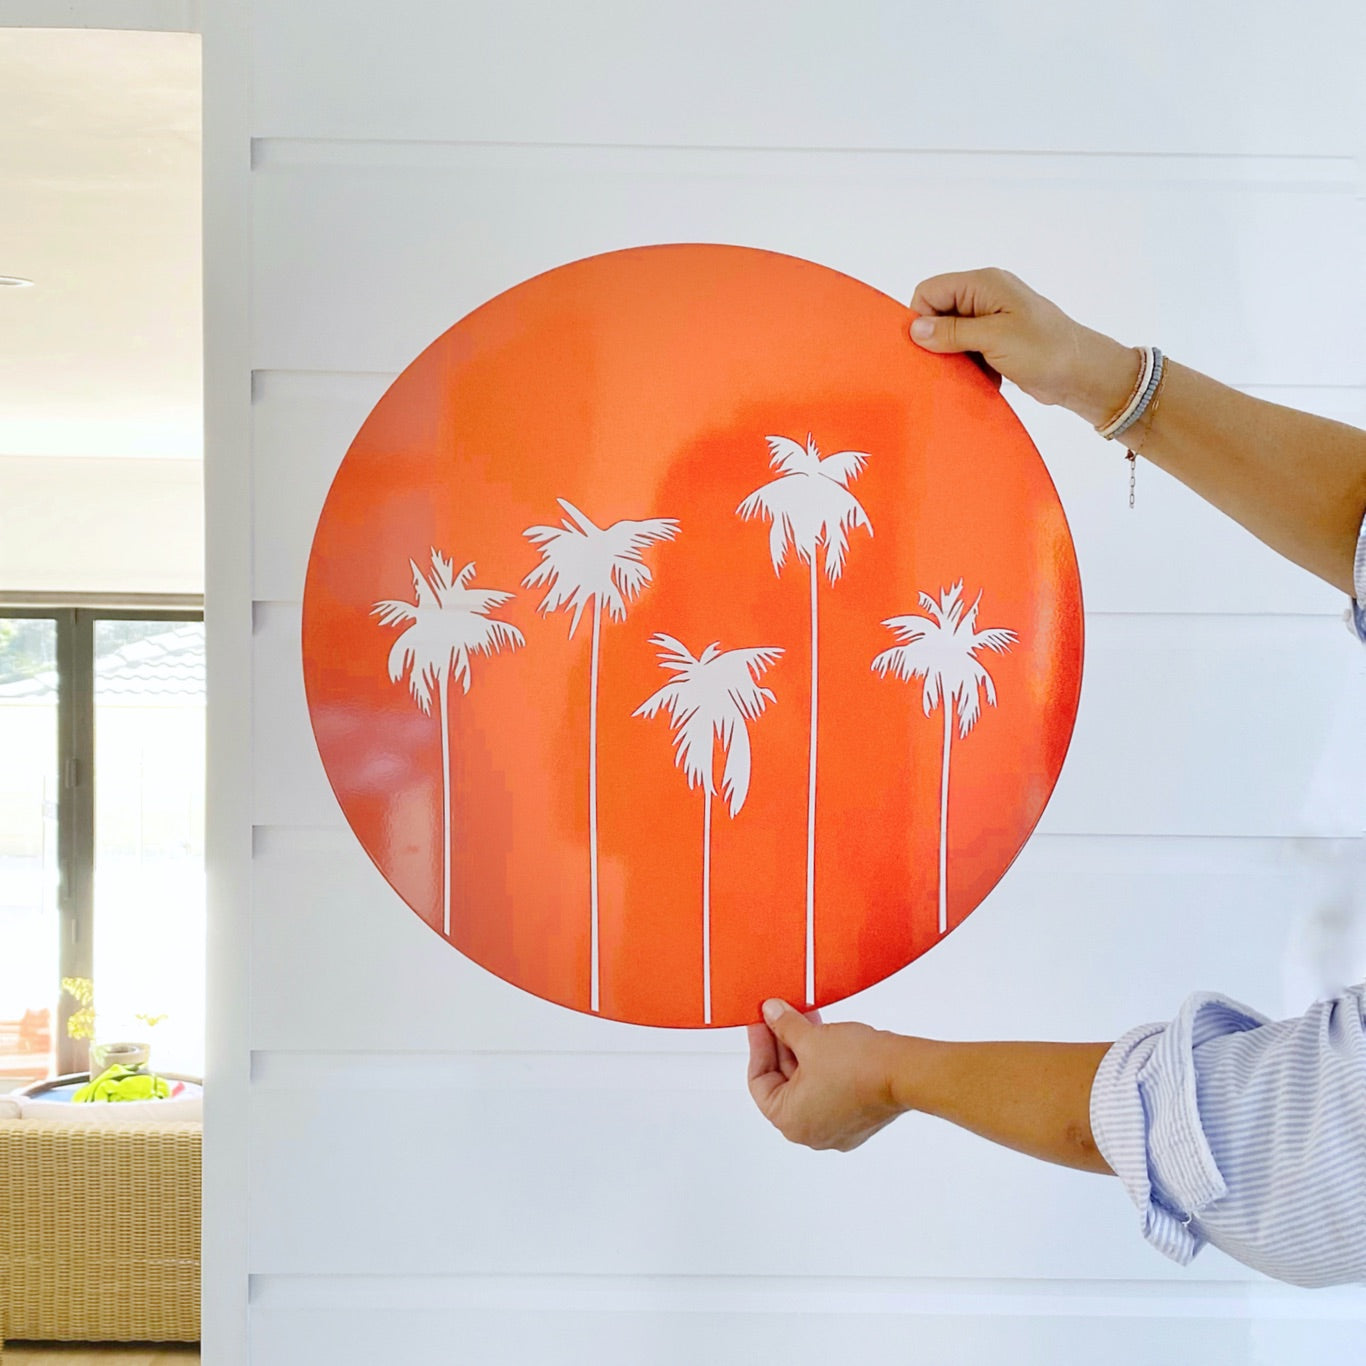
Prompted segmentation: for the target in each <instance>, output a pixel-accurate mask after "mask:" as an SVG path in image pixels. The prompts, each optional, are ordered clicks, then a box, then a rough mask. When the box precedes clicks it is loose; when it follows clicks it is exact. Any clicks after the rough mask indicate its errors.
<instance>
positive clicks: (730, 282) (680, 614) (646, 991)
mask: <svg viewBox="0 0 1366 1366" xmlns="http://www.w3.org/2000/svg"><path fill="white" fill-rule="evenodd" d="M908 322H909V316H908V314H907V312H906V309H905V308H904V306H903V305H901V304H899V303H897V302H896V301H894V300H892V299H889V298H887V297H886V296H884V295H882V294H880V293H878V292H877V291H875V290H873V289H870V288H869V287H867V286H865V285H862V284H860V283H858V282H857V281H854V280H851V279H849V278H848V277H846V276H842V275H840V274H838V273H836V272H834V271H830V270H827V269H825V268H822V267H819V266H816V265H813V264H810V263H808V262H804V261H799V260H796V259H793V258H791V257H783V256H777V255H773V254H770V253H765V252H758V251H753V250H749V249H743V248H735V247H714V246H669V247H649V248H641V249H637V250H632V251H625V252H617V253H613V254H610V255H606V256H600V257H594V258H591V259H589V260H586V261H580V262H576V263H574V264H572V265H568V266H565V267H562V268H560V269H558V270H555V271H551V272H549V273H548V274H546V275H542V276H539V277H537V278H535V279H533V280H531V281H528V282H527V283H525V284H523V285H520V286H518V287H517V288H515V289H512V290H510V291H508V292H507V293H506V294H503V295H500V296H499V297H498V298H496V299H494V300H493V301H492V302H490V303H489V304H487V305H485V306H484V307H483V308H480V309H479V310H477V311H476V312H474V313H473V314H471V315H470V316H469V317H467V318H465V319H464V320H462V321H461V322H460V323H458V324H456V326H454V327H453V328H451V330H450V331H449V332H447V333H445V334H444V335H443V336H442V337H441V338H439V339H438V340H437V341H436V342H435V343H433V345H432V346H430V347H429V348H428V349H427V350H426V351H424V352H423V353H422V355H421V356H419V357H418V358H417V360H415V361H414V362H413V364H412V365H411V366H409V367H408V369H407V370H405V371H404V373H403V374H402V375H401V376H400V377H399V379H398V380H397V381H396V382H395V383H394V384H393V386H392V387H391V388H390V389H389V391H388V392H387V393H386V394H385V396H384V397H383V398H382V399H381V400H380V402H379V403H378V404H377V405H376V407H375V409H374V411H373V412H372V413H371V415H370V417H369V418H368V419H367V421H366V423H365V425H364V426H363V427H362V429H361V431H360V432H359V434H358V435H357V437H356V439H355V441H354V442H353V443H352V446H351V448H350V450H349V451H348V452H347V454H346V458H345V460H344V461H343V462H342V465H341V468H340V470H339V472H338V474H337V477H336V480H335V481H334V483H333V485H332V489H331V491H330V493H329V494H328V498H327V501H326V504H325V506H324V508H323V512H322V516H321V518H320V521H319V525H318V529H317V534H316V537H315V540H314V544H313V549H312V554H311V557H310V560H309V569H308V580H307V585H306V590H305V597H304V632H303V636H304V675H305V683H306V687H307V694H308V705H309V710H310V714H311V717H312V723H313V728H314V733H315V736H316V738H317V742H318V746H319V750H320V752H321V755H322V759H323V763H324V765H325V767H326V770H327V774H328V777H329V779H330V781H331V783H332V786H333V789H334V791H335V792H336V795H337V798H338V800H339V801H340V803H341V806H342V809H343V810H344V812H345V814H346V818H347V820H348V822H349V823H350V826H351V828H352V830H353V831H354V832H355V834H356V837H357V838H358V839H359V840H360V841H361V843H362V844H363V846H364V847H365V849H366V851H367V852H368V853H369V855H370V857H371V858H372V859H373V860H374V862H375V863H376V865H377V866H378V867H379V869H380V870H381V872H382V873H383V874H384V876H385V877H386V878H387V879H388V881H389V883H390V884H391V885H392V886H393V888H394V889H395V890H396V891H397V892H398V894H399V895H400V896H401V897H402V898H403V899H404V901H405V902H406V903H407V904H408V905H409V906H410V907H411V908H412V909H413V911H414V912H415V913H416V914H417V915H419V916H420V917H421V918H422V919H423V920H424V921H425V922H426V923H427V924H428V925H429V926H430V927H431V928H432V930H433V931H434V935H435V936H436V937H437V938H445V939H447V940H448V941H449V943H450V944H452V945H453V946H454V947H455V948H456V949H458V950H459V951H460V952H462V953H464V954H466V955H467V956H468V957H470V958H471V959H473V960H474V961H475V962H477V963H479V964H481V965H483V966H484V967H485V968H487V969H488V970H489V971H491V972H494V973H496V974H497V975H499V976H500V977H502V978H504V979H506V980H507V981H509V982H511V983H513V984H515V985H516V986H518V987H521V988H523V989H524V990H527V991H530V992H533V993H535V994H536V995H538V996H541V997H544V998H546V999H548V1000H552V1001H556V1002H559V1003H561V1004H563V1005H566V1006H569V1007H572V1008H574V1009H577V1010H585V1011H587V1010H597V1011H598V1012H600V1013H601V1014H603V1015H604V1016H609V1017H612V1018H616V1019H622V1020H630V1021H635V1022H639V1023H646V1024H658V1025H674V1026H684V1027H687V1026H702V1025H703V1024H705V1023H711V1024H713V1025H728V1024H738V1023H744V1022H747V1021H750V1020H753V1019H756V1018H757V1017H758V1006H759V1003H760V1001H762V1000H763V999H764V998H765V997H767V996H770V995H782V996H785V997H787V998H788V999H790V1000H792V1001H794V1002H798V1003H800V1002H804V1001H807V1000H808V999H810V1000H814V1001H815V1002H817V1003H826V1002H830V1001H833V1000H835V999H838V998H840V997H843V996H846V995H848V994H850V993H852V992H854V991H858V990H860V989H861V988H863V987H866V986H869V985H871V984H872V983H874V982H876V981H878V980H880V979H881V978H883V977H885V976H887V975H888V974H889V973H891V972H894V971H895V970H896V969H898V968H899V967H901V966H903V965H904V964H906V963H907V962H909V961H910V960H912V959H913V958H915V957H917V956H918V955H919V954H921V953H924V952H925V951H926V950H927V949H929V948H930V947H932V946H933V945H934V944H935V943H937V942H938V941H939V939H940V938H941V937H942V934H941V917H942V923H943V926H944V932H951V931H952V929H953V928H954V927H955V926H956V925H958V924H960V923H961V922H962V920H963V919H964V918H965V917H966V916H967V915H968V914H969V913H970V912H971V911H972V910H973V908H974V907H975V906H977V904H978V903H979V902H980V901H981V899H982V898H983V897H984V896H985V895H986V893H987V892H988V891H989V890H990V889H991V888H992V886H993V885H994V884H995V883H996V881H997V880H998V879H999V878H1000V876H1001V875H1002V873H1003V872H1004V871H1005V869H1006V868H1007V867H1008V866H1009V864H1010V862H1011V860H1012V859H1013V858H1014V857H1015V855H1016V854H1017V853H1018V851H1019V849H1020V848H1021V846H1022V845H1023V843H1024V841H1025V839H1026V838H1027V837H1028V835H1029V832H1030V831H1031V830H1032V829H1033V827H1034V825H1035V823H1036V822H1037V821H1038V819H1039V816H1040V815H1041V813H1042V811H1043V808H1044V805H1045V803H1046V802H1047V800H1048V797H1049V794H1050V793H1051V791H1052V789H1053V785H1054V783H1055V781H1056V779H1057V775H1058V772H1059V769H1060V768H1061V765H1062V762H1063V758H1064V756H1065V753H1066V750H1067V745H1068V741H1069V739H1070V736H1071V732H1072V725H1073V720H1074V717H1075V713H1076V706H1077V698H1078V693H1079V688H1080V680H1081V660H1082V625H1081V598H1080V586H1079V582H1078V577H1077V566H1076V560H1075V556H1074V553H1073V549H1072V544H1071V540H1070V537H1069V535H1068V530H1067V525H1066V522H1065V519H1064V517H1063V513H1062V509H1061V507H1060V506H1059V503H1058V500H1057V497H1056V494H1055V492H1054V490H1053V487H1052V484H1051V482H1050V480H1049V478H1048V475H1047V473H1046V471H1045V469H1044V466H1043V463H1042V461H1041V460H1040V459H1039V457H1038V454H1037V452H1036V451H1035V450H1034V448H1033V446H1032V444H1031V443H1030V441H1029V438H1028V437H1027V435H1026V434H1025V432H1024V430H1023V429H1022V428H1021V426H1020V425H1019V423H1018V421H1017V420H1016V418H1015V417H1014V415H1013V413H1012V412H1011V411H1010V409H1009V407H1008V405H1007V404H1006V403H1005V402H1004V400H1002V399H1001V398H1000V396H999V395H998V394H997V393H996V392H995V391H994V390H993V389H992V387H991V386H990V384H989V383H988V382H987V381H986V379H985V378H984V377H983V376H982V375H981V374H980V373H979V372H978V371H977V370H976V368H975V367H974V366H973V365H972V364H971V363H970V362H969V361H967V360H964V359H961V358H941V357H933V356H930V355H927V354H926V353H924V352H921V351H920V350H919V349H918V348H917V347H915V346H914V344H913V343H912V342H911V341H910V340H909V338H908V337H907V325H908ZM470 566H473V567H472V568H471V567H470ZM960 584H961V585H962V587H961V589H960V588H959V587H958V585H960ZM922 595H923V596H922ZM897 651H900V652H901V653H899V654H898V653H896V652H897ZM813 684H814V687H813ZM668 689H672V690H673V692H662V691H661V690H668ZM813 719H814V726H813ZM813 773H814V782H813ZM737 798H738V800H737ZM946 798H947V800H946ZM946 809H947V821H946V822H944V821H943V820H942V817H943V815H944V813H945V810H946ZM941 830H942V831H943V833H944V838H943V839H942V840H941ZM941 869H942V874H943V875H942V877H941ZM941 886H942V889H943V892H942V896H941ZM375 933H376V934H382V933H384V929H383V921H382V918H381V916H380V914H378V908H377V915H376V922H375ZM437 938H434V939H433V941H432V942H433V951H442V949H443V946H442V945H441V944H439V943H438V942H437ZM394 989H395V990H402V989H403V984H402V983H400V982H396V983H394Z"/></svg>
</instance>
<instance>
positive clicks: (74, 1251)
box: [0, 1118, 203, 1354]
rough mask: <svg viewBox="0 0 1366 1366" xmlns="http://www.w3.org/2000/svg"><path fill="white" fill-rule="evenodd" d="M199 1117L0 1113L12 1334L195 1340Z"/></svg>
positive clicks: (1, 1204)
mask: <svg viewBox="0 0 1366 1366" xmlns="http://www.w3.org/2000/svg"><path fill="white" fill-rule="evenodd" d="M202 1136H203V1129H202V1126H201V1125H199V1124H197V1123H153V1124H144V1123H130V1124H127V1125H125V1124H118V1125H102V1124H101V1125H90V1124H74V1123H62V1122H54V1121H48V1120H35V1119H27V1118H25V1119H0V1354H3V1349H4V1347H3V1345H4V1341H5V1339H6V1338H8V1339H10V1340H11V1341H23V1340H26V1339H37V1340H43V1341H55V1342H196V1341H198V1339H199V1234H200V1223H199V1206H200V1153H201V1147H202Z"/></svg>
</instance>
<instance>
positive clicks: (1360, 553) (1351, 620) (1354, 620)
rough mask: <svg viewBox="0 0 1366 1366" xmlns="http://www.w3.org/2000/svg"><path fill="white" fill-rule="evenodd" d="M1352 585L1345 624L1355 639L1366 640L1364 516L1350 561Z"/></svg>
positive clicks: (1365, 538)
mask: <svg viewBox="0 0 1366 1366" xmlns="http://www.w3.org/2000/svg"><path fill="white" fill-rule="evenodd" d="M1352 587H1353V588H1354V589H1355V590H1356V591H1355V593H1354V595H1353V597H1352V605H1351V607H1349V608H1348V609H1347V624H1348V625H1349V626H1350V627H1351V628H1352V630H1353V631H1355V632H1356V635H1357V639H1358V640H1363V641H1366V518H1363V519H1362V523H1361V530H1360V531H1359V532H1358V533H1357V553H1356V558H1355V559H1354V560H1353V561H1352Z"/></svg>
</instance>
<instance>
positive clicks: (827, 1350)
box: [251, 1277, 1366, 1366]
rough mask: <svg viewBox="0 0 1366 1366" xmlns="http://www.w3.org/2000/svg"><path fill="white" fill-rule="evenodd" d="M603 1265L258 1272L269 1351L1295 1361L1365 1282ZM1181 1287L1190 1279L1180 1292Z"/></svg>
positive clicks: (1365, 1314) (294, 1356) (265, 1351)
mask: <svg viewBox="0 0 1366 1366" xmlns="http://www.w3.org/2000/svg"><path fill="white" fill-rule="evenodd" d="M969 1287H970V1288H960V1286H959V1285H958V1284H957V1283H955V1282H951V1281H927V1282H915V1281H911V1282H900V1283H898V1282H891V1281H872V1282H869V1281H860V1280H856V1279H853V1278H845V1279H841V1280H838V1281H822V1280H814V1279H810V1278H802V1279H793V1280H788V1281H768V1280H762V1279H750V1278H746V1279H744V1280H733V1281H724V1280H721V1279H719V1278H710V1277H699V1278H688V1279H687V1280H686V1281H684V1280H668V1279H650V1278H644V1277H641V1278H624V1277H623V1278H601V1279H600V1278H594V1277H562V1278H561V1277H555V1278H545V1277H515V1278H513V1277H509V1278H499V1277H470V1278H461V1279H459V1280H450V1279H447V1278H444V1277H424V1278H422V1279H421V1280H416V1281H413V1280H404V1279H401V1278H398V1277H391V1278H368V1277H337V1278H334V1279H325V1278H313V1277H255V1278H253V1293H252V1306H251V1321H252V1342H253V1358H252V1359H253V1362H255V1363H258V1366H277V1364H278V1366H295V1363H297V1362H299V1361H303V1360H310V1359H315V1358H316V1359H319V1360H333V1359H340V1358H341V1357H342V1356H344V1355H345V1354H346V1353H347V1352H353V1353H356V1354H357V1355H356V1357H355V1359H357V1360H375V1361H382V1360H393V1361H439V1360H446V1359H449V1358H450V1354H451V1352H452V1350H453V1344H458V1350H459V1351H460V1353H461V1359H463V1360H469V1361H477V1362H479V1363H480V1366H526V1363H528V1362H553V1363H555V1366H604V1364H606V1366H612V1364H613V1363H619V1364H620V1366H641V1363H645V1362H648V1363H650V1366H697V1363H699V1362H707V1363H715V1366H731V1363H734V1366H752V1363H754V1362H761V1363H769V1362H783V1363H786V1364H787V1366H829V1363H830V1362H857V1363H859V1366H879V1364H880V1363H896V1364H897V1366H903V1364H904V1363H905V1362H907V1361H930V1362H935V1363H940V1362H943V1363H950V1362H951V1363H954V1366H1005V1364H1006V1363H1009V1366H1058V1363H1062V1362H1066V1363H1072V1362H1091V1361H1104V1362H1107V1363H1111V1364H1112V1366H1149V1363H1151V1362H1154V1361H1167V1360H1179V1361H1193V1360H1198V1361H1200V1362H1201V1363H1202V1366H1249V1363H1257V1364H1258V1366H1280V1364H1281V1363H1284V1362H1287V1361H1291V1360H1306V1361H1310V1360H1325V1361H1327V1360H1347V1359H1350V1357H1351V1355H1352V1353H1353V1352H1355V1351H1356V1350H1357V1349H1358V1347H1359V1344H1360V1334H1361V1331H1362V1326H1363V1318H1366V1306H1363V1304H1362V1297H1361V1296H1360V1295H1353V1296H1350V1298H1349V1297H1347V1296H1344V1297H1341V1298H1340V1299H1335V1300H1334V1301H1332V1302H1329V1301H1327V1300H1326V1299H1325V1297H1324V1296H1322V1295H1321V1294H1319V1293H1316V1294H1315V1295H1312V1296H1308V1295H1305V1294H1303V1293H1302V1292H1301V1293H1300V1294H1298V1295H1297V1296H1295V1297H1294V1298H1291V1297H1289V1296H1286V1295H1283V1294H1278V1293H1277V1292H1278V1291H1280V1290H1283V1289H1284V1287H1277V1286H1268V1285H1257V1286H1247V1287H1241V1286H1221V1287H1211V1286H1207V1285H1201V1286H1194V1285H1182V1286H1178V1285H1163V1286H1162V1287H1160V1288H1158V1287H1151V1286H1148V1287H1145V1286H1142V1285H1136V1284H1132V1283H1130V1284H1122V1285H1120V1286H1117V1287H1114V1288H1111V1287H1109V1286H1104V1285H1097V1284H1095V1283H1092V1284H1090V1285H1087V1284H1072V1283H1067V1284H1062V1285H1057V1286H1049V1287H1044V1286H1042V1285H1041V1284H1040V1283H1039V1282H1032V1281H1023V1282H1010V1281H998V1282H988V1283H982V1284H972V1283H969ZM1178 1289H1180V1290H1184V1291H1188V1292H1190V1293H1185V1294H1176V1293H1173V1292H1175V1291H1177V1290H1178Z"/></svg>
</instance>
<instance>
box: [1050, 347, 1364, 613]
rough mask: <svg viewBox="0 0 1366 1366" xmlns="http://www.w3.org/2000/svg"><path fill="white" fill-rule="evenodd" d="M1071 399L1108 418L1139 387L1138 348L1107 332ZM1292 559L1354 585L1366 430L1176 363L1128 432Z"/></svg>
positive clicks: (1341, 584)
mask: <svg viewBox="0 0 1366 1366" xmlns="http://www.w3.org/2000/svg"><path fill="white" fill-rule="evenodd" d="M1090 335H1091V337H1093V338H1094V341H1093V342H1092V344H1091V345H1089V346H1088V347H1087V356H1086V359H1085V361H1084V362H1083V369H1082V376H1083V378H1082V380H1081V382H1080V383H1079V385H1078V387H1077V391H1076V392H1075V393H1074V394H1073V395H1070V396H1069V400H1068V402H1067V406H1068V407H1070V408H1072V409H1073V411H1074V412H1077V413H1079V414H1080V415H1081V416H1082V417H1084V418H1085V419H1086V420H1087V421H1088V422H1090V423H1092V424H1093V425H1098V424H1100V423H1102V422H1105V421H1107V420H1108V419H1109V418H1110V417H1111V416H1113V414H1114V413H1115V411H1116V410H1117V409H1118V408H1119V407H1120V405H1122V404H1123V403H1124V401H1125V398H1126V397H1127V396H1128V394H1129V392H1130V391H1131V389H1132V387H1133V383H1134V379H1135V377H1136V374H1137V367H1138V359H1137V353H1136V352H1135V351H1133V350H1132V349H1131V348H1128V347H1124V346H1121V345H1120V344H1119V343H1118V342H1115V341H1112V340H1110V339H1109V338H1107V337H1101V336H1100V335H1099V334H1096V333H1093V334H1090ZM1120 440H1122V441H1123V442H1124V443H1125V444H1126V445H1127V446H1128V447H1129V448H1130V449H1132V450H1134V451H1137V452H1139V453H1140V454H1141V455H1143V457H1144V458H1145V459H1148V460H1151V461H1152V462H1153V463H1154V464H1156V465H1159V466H1161V467H1162V468H1163V469H1164V470H1166V471H1167V472H1168V473H1169V474H1171V475H1174V476H1175V477H1176V478H1177V479H1179V480H1181V482H1182V483H1183V484H1186V485H1187V486H1188V487H1189V488H1190V489H1192V490H1193V491H1194V492H1195V493H1198V494H1199V495H1200V496H1201V497H1202V498H1204V499H1206V500H1207V501H1209V502H1211V503H1213V504H1214V505H1215V506H1216V507H1218V508H1219V509H1221V510H1222V511H1223V512H1225V513H1227V514H1228V516H1230V517H1232V518H1233V519H1234V520H1235V521H1237V522H1239V523H1241V524H1242V525H1243V526H1244V527H1246V528H1247V530H1248V531H1250V532H1251V533H1252V534H1253V535H1254V536H1256V537H1257V538H1258V539H1259V540H1261V541H1264V542H1266V544H1267V545H1269V546H1271V547H1272V549H1274V550H1277V551H1279V552H1280V553H1281V554H1282V555H1284V556H1285V557H1286V558H1287V559H1290V560H1293V561H1294V562H1295V563H1296V564H1298V565H1301V566H1302V567H1303V568H1305V569H1307V570H1309V571H1310V572H1311V573H1313V574H1317V575H1318V576H1319V577H1320V578H1322V579H1326V580H1327V581H1328V582H1329V583H1331V584H1333V585H1335V586H1336V587H1338V588H1341V589H1342V590H1343V591H1344V592H1346V593H1351V592H1352V591H1353V585H1352V562H1353V557H1354V554H1355V551H1356V541H1357V534H1358V532H1359V531H1360V528H1361V520H1362V514H1363V512H1366V432H1362V431H1359V430H1358V429H1357V428H1355V427H1349V426H1347V425H1346V424H1344V423H1341V422H1333V421H1331V420H1329V419H1328V418H1323V417H1315V416H1313V415H1311V414H1309V413H1302V412H1299V411H1297V410H1296V409H1293V408H1284V407H1282V406H1280V405H1279V404H1276V403H1267V402H1265V401H1264V400H1262V399H1257V398H1251V397H1249V396H1248V395H1247V394H1243V393H1240V392H1239V391H1238V390H1236V389H1230V388H1229V387H1228V386H1227V385H1225V384H1220V383H1219V382H1218V381H1217V380H1213V379H1210V378H1209V377H1208V376H1206V375H1202V374H1200V373H1198V372H1197V371H1195V370H1191V369H1188V368H1187V367H1186V366H1184V365H1180V364H1177V363H1175V362H1169V363H1168V372H1167V378H1166V381H1165V383H1164V384H1163V387H1162V394H1161V398H1160V401H1159V403H1158V405H1157V408H1156V412H1155V414H1153V415H1152V417H1151V420H1146V419H1145V420H1141V421H1140V422H1139V423H1138V424H1137V425H1136V426H1135V427H1133V428H1131V429H1130V430H1129V431H1128V432H1126V433H1125V435H1124V436H1123V437H1122V438H1120Z"/></svg>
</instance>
